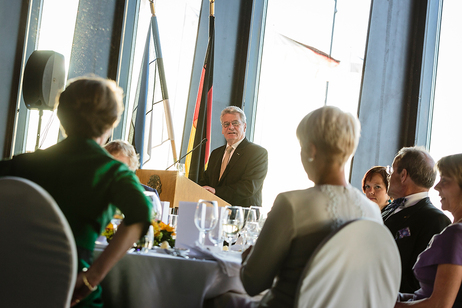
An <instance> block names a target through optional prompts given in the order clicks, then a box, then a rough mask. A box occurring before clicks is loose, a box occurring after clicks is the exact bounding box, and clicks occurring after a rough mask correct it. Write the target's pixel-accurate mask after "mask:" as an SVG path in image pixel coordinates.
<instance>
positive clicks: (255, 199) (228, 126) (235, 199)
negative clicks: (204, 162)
mask: <svg viewBox="0 0 462 308" xmlns="http://www.w3.org/2000/svg"><path fill="white" fill-rule="evenodd" d="M220 121H221V126H222V130H221V133H222V134H223V136H224V137H225V139H226V145H224V146H221V147H219V148H217V149H215V150H213V151H212V153H211V154H210V158H209V162H208V167H207V170H206V171H205V172H204V175H203V177H202V178H201V179H200V181H199V185H202V186H203V187H204V188H205V189H207V190H208V191H210V192H211V193H213V194H215V195H217V196H218V197H220V198H222V199H223V200H225V201H227V202H229V203H230V204H231V205H239V206H251V205H256V206H261V205H262V188H263V181H264V180H265V177H266V173H267V171H268V152H267V151H266V149H264V148H262V147H261V146H259V145H256V144H254V143H252V142H250V141H248V140H247V138H245V130H246V128H247V124H246V117H245V114H244V112H243V111H242V109H240V108H239V107H235V106H230V107H227V108H225V109H224V110H223V111H222V112H221V115H220Z"/></svg>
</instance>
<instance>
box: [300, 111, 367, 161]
mask: <svg viewBox="0 0 462 308" xmlns="http://www.w3.org/2000/svg"><path fill="white" fill-rule="evenodd" d="M360 130H361V126H360V123H359V120H358V118H357V117H356V116H353V115H352V114H350V113H347V112H343V111H342V110H340V109H339V108H337V107H333V106H324V107H321V108H319V109H316V110H314V111H312V112H310V113H309V114H307V115H306V116H305V117H304V118H303V119H302V120H301V122H300V124H299V125H298V127H297V137H298V139H299V141H300V145H301V147H302V148H304V149H308V146H309V144H310V143H311V144H313V145H314V146H316V148H317V150H318V151H321V152H322V153H323V155H327V157H328V158H331V159H338V160H339V162H340V163H342V164H344V163H345V162H346V161H347V160H348V158H349V157H350V156H351V155H353V154H354V152H355V151H356V147H357V146H358V142H359V136H360Z"/></svg>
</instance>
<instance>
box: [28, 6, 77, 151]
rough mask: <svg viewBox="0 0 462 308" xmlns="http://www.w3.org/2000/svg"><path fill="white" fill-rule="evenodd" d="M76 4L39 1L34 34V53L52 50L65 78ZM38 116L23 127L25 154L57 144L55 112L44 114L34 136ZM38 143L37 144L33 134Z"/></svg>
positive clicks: (33, 117) (36, 112)
mask: <svg viewBox="0 0 462 308" xmlns="http://www.w3.org/2000/svg"><path fill="white" fill-rule="evenodd" d="M78 4H79V1H78V0H68V1H60V0H43V9H42V18H41V24H40V25H39V27H40V30H39V32H38V46H37V50H52V51H55V52H58V53H60V54H62V55H63V56H64V60H65V63H66V76H67V69H68V67H69V59H70V56H71V49H72V40H73V37H74V28H75V18H76V16H77V7H78ZM38 124H39V112H38V110H31V111H30V113H29V122H28V123H27V127H28V129H27V136H26V152H31V151H34V150H35V148H36V145H38V147H39V148H47V147H49V146H51V145H53V144H55V143H56V142H57V141H58V132H59V120H58V118H57V117H56V112H53V111H48V110H45V111H44V112H43V116H42V124H41V130H40V132H38ZM38 133H40V134H39V137H40V139H39V142H38V144H37V134H38Z"/></svg>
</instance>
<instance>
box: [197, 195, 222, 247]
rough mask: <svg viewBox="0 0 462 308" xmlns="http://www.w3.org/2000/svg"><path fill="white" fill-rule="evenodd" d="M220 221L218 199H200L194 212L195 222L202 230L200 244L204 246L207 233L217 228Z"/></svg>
mask: <svg viewBox="0 0 462 308" xmlns="http://www.w3.org/2000/svg"><path fill="white" fill-rule="evenodd" d="M217 222H218V203H217V202H216V201H206V200H199V202H197V206H196V212H195V214H194V223H195V224H196V227H197V229H199V231H200V235H199V245H200V246H201V247H204V240H205V236H206V235H207V233H208V232H209V231H210V230H212V229H213V228H215V226H216V225H217Z"/></svg>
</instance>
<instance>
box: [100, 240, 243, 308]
mask: <svg viewBox="0 0 462 308" xmlns="http://www.w3.org/2000/svg"><path fill="white" fill-rule="evenodd" d="M104 248H105V245H96V247H95V253H94V257H95V258H97V257H98V256H99V254H101V252H102V251H103V250H104ZM171 252H172V250H164V249H159V248H156V249H151V250H149V251H147V252H143V253H140V252H134V251H129V252H127V254H126V255H125V256H124V257H123V258H122V259H121V260H120V261H119V262H118V263H117V264H116V265H115V266H114V267H113V268H112V269H111V270H110V272H109V273H108V275H107V276H106V277H105V278H104V280H103V281H102V282H101V287H102V289H103V294H102V296H103V301H104V307H112V308H130V307H133V308H135V307H136V308H144V307H146V308H147V307H150V308H154V307H160V308H164V307H172V308H174V307H179V308H187V307H192V308H193V307H194V308H196V307H197V308H200V307H203V305H204V301H205V300H207V299H210V298H214V297H216V296H218V295H220V294H223V293H226V292H230V291H231V292H235V293H243V294H244V293H245V290H244V288H243V286H242V283H241V281H240V278H239V268H240V253H236V252H229V253H225V252H220V253H213V254H212V253H209V254H207V253H205V254H203V253H202V254H201V253H198V252H197V251H196V252H195V253H194V254H193V253H192V252H191V254H190V255H189V256H184V255H172V253H171ZM168 253H170V254H168Z"/></svg>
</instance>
